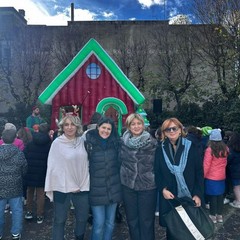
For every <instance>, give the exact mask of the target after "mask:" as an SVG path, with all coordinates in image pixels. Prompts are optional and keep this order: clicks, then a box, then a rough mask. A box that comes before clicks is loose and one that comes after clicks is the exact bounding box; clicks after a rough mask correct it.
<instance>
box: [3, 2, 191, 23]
mask: <svg viewBox="0 0 240 240" xmlns="http://www.w3.org/2000/svg"><path fill="white" fill-rule="evenodd" d="M71 3H74V8H75V10H74V20H75V21H87V20H89V21H99V20H167V19H170V18H171V17H174V16H176V15H178V14H186V15H188V16H189V18H190V19H191V20H192V22H194V18H193V16H192V15H191V14H190V11H189V9H190V3H191V0H0V7H14V8H16V10H19V9H24V10H25V18H26V20H27V21H28V24H44V25H67V21H70V20H71V16H70V13H71V9H70V7H71Z"/></svg>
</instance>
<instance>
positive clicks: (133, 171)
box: [0, 107, 240, 240]
mask: <svg viewBox="0 0 240 240" xmlns="http://www.w3.org/2000/svg"><path fill="white" fill-rule="evenodd" d="M58 127H59V129H58V130H57V131H56V132H55V134H53V131H52V130H50V127H49V125H48V124H47V123H45V122H44V121H43V120H42V119H41V117H40V111H39V108H38V107H34V108H33V113H32V115H31V116H30V117H29V118H28V119H27V121H26V127H21V128H20V129H18V130H17V128H16V126H15V125H14V124H12V123H6V124H5V126H4V127H3V131H2V134H1V140H0V145H1V146H0V166H1V167H0V180H1V181H0V239H2V237H3V235H4V211H5V210H6V208H8V207H10V210H11V211H12V226H11V234H12V239H13V240H14V239H15V240H17V239H21V232H22V228H23V218H25V219H26V220H30V219H33V218H34V217H36V219H37V223H38V224H41V223H42V222H43V221H44V209H45V197H48V198H49V199H50V201H52V202H53V226H52V236H49V237H51V239H53V240H64V239H65V238H64V236H65V225H66V220H67V217H68V211H69V209H70V207H72V208H73V209H74V216H75V227H74V235H75V238H76V240H83V239H84V235H85V231H86V226H87V223H88V220H89V216H90V215H91V216H92V219H93V220H92V230H91V240H111V239H112V235H113V230H114V224H115V218H116V214H117V211H118V206H119V204H123V206H124V210H125V214H126V221H127V225H128V229H129V235H130V239H131V240H146V239H148V240H154V239H155V215H156V212H157V215H158V216H159V224H160V225H161V226H163V227H165V228H166V237H167V239H168V240H174V239H175V238H174V237H173V236H172V235H171V232H170V231H169V229H168V226H167V224H166V222H165V220H164V216H165V215H166V214H167V213H168V212H169V211H170V209H171V202H172V201H174V200H175V199H178V198H190V199H192V201H193V202H194V203H195V206H196V207H204V208H205V207H207V208H209V217H210V218H211V220H212V221H213V223H223V222H224V216H223V204H224V199H225V197H226V193H228V191H229V185H230V186H231V187H230V189H231V188H232V191H233V194H234V197H235V199H234V201H233V202H230V205H231V206H232V207H235V208H240V133H237V132H232V133H231V136H230V137H229V138H228V139H227V138H226V137H225V135H224V131H223V130H221V129H219V128H214V129H212V128H211V127H208V126H206V127H202V128H199V127H195V126H187V127H186V126H184V125H183V124H182V123H181V122H180V121H179V120H178V119H177V118H168V119H166V120H165V121H164V122H163V123H162V124H161V126H159V128H158V129H157V130H156V131H154V133H153V134H152V132H151V131H148V128H146V126H145V125H144V119H143V118H142V116H141V115H139V114H137V113H132V114H130V115H129V116H128V117H127V119H126V122H125V127H126V129H125V130H124V132H123V134H122V136H119V134H118V133H117V130H116V126H115V123H114V121H113V119H111V118H109V117H106V116H102V115H101V114H99V113H94V114H93V116H92V119H91V122H90V123H89V125H88V126H82V124H81V120H80V118H79V116H77V115H71V114H67V115H66V116H63V117H62V119H60V120H59V121H58ZM84 127H85V129H84ZM229 183H230V184H229ZM24 200H26V202H25V201H24ZM24 203H25V204H26V212H25V213H24V210H23V209H24V208H23V204H24ZM35 205H36V212H35ZM179 239H181V238H179Z"/></svg>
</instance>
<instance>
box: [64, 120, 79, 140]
mask: <svg viewBox="0 0 240 240" xmlns="http://www.w3.org/2000/svg"><path fill="white" fill-rule="evenodd" d="M63 132H64V135H65V136H66V137H67V138H68V139H74V138H75V137H76V132H77V126H75V125H74V123H73V122H72V121H71V120H70V119H66V121H65V123H64V124H63Z"/></svg>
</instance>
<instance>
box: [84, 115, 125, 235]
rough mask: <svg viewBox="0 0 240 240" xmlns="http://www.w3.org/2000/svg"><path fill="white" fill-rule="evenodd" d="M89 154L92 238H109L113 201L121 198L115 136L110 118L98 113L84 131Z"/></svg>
mask: <svg viewBox="0 0 240 240" xmlns="http://www.w3.org/2000/svg"><path fill="white" fill-rule="evenodd" d="M85 146H86V150H87V152H88V158H89V171H90V193H89V201H90V206H91V209H92V214H93V228H92V236H91V239H92V240H111V239H112V233H113V229H114V221H115V213H116V208H117V203H119V202H120V201H121V200H122V192H121V191H122V190H121V183H120V175H119V169H120V164H119V162H118V148H119V136H118V134H117V131H116V128H115V125H114V122H113V120H112V119H111V118H108V117H105V116H103V117H101V118H100V120H99V121H98V123H97V128H96V129H93V130H89V131H87V133H86V144H85Z"/></svg>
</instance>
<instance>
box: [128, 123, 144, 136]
mask: <svg viewBox="0 0 240 240" xmlns="http://www.w3.org/2000/svg"><path fill="white" fill-rule="evenodd" d="M129 130H130V131H131V133H132V135H133V136H134V137H137V136H139V135H141V133H142V132H143V130H144V124H143V122H142V121H140V120H138V119H137V118H134V119H133V120H132V122H131V123H130V125H129Z"/></svg>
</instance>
